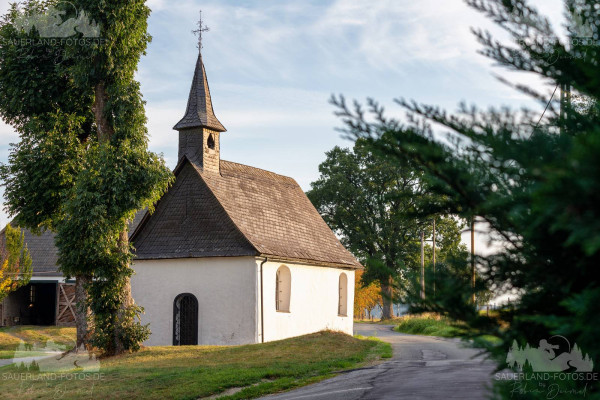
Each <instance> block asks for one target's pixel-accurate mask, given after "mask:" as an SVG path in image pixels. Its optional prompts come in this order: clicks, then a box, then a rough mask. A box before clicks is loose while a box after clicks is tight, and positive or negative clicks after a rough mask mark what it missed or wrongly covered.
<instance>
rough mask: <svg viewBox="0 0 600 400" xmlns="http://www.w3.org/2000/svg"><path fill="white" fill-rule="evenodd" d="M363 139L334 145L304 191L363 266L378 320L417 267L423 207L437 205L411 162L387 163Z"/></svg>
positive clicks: (426, 220) (391, 313)
mask: <svg viewBox="0 0 600 400" xmlns="http://www.w3.org/2000/svg"><path fill="white" fill-rule="evenodd" d="M367 144H368V143H367V142H366V141H365V140H362V139H359V140H357V141H356V143H355V145H354V148H353V149H352V150H350V149H342V148H339V147H335V148H334V149H332V150H331V151H329V152H328V153H327V159H326V160H325V161H324V162H323V163H322V164H321V165H320V166H319V171H320V173H321V176H320V178H319V179H318V180H317V181H315V182H313V183H312V184H311V186H312V188H311V190H310V191H309V192H308V193H307V195H308V197H309V198H310V200H311V201H312V203H313V204H314V205H315V207H316V208H317V210H318V211H319V213H320V214H321V215H322V216H323V218H324V219H325V222H327V224H328V225H329V226H330V227H331V229H333V230H334V231H335V232H336V233H337V234H338V235H339V236H340V238H341V241H342V243H343V244H344V245H345V246H346V247H347V248H348V249H349V250H350V251H351V252H353V253H354V254H355V255H356V256H357V257H358V258H359V260H361V262H363V263H364V265H365V266H366V270H365V273H364V275H363V277H362V279H363V282H364V284H366V285H368V284H370V283H371V282H377V283H379V285H380V286H381V291H382V297H383V316H382V317H383V318H384V319H388V318H392V317H393V316H394V309H393V304H394V300H397V299H398V294H399V293H398V290H397V289H398V288H397V282H400V281H401V278H402V277H403V276H405V275H408V274H410V273H411V272H412V271H415V270H417V269H418V268H419V266H420V237H421V236H420V233H421V231H422V230H424V229H426V227H427V226H429V224H430V222H431V218H429V217H426V216H423V215H421V213H422V212H424V211H425V210H424V209H423V208H422V205H423V204H428V203H436V199H435V198H434V197H432V196H431V195H430V194H429V192H428V189H427V188H426V187H425V185H424V184H423V182H422V180H421V179H420V172H418V171H417V170H416V169H415V168H414V167H413V166H412V165H410V163H403V164H397V163H390V162H388V161H387V160H386V159H385V158H383V157H380V156H379V155H377V154H376V153H374V152H373V151H372V150H371V149H370V148H369V147H368V146H367Z"/></svg>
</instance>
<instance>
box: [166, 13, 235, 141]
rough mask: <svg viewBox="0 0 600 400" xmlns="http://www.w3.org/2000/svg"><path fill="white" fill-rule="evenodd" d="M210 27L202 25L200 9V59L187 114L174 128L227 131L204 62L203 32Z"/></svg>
mask: <svg viewBox="0 0 600 400" xmlns="http://www.w3.org/2000/svg"><path fill="white" fill-rule="evenodd" d="M207 31H208V27H206V26H204V25H202V11H200V20H199V22H198V29H197V30H195V31H194V33H196V34H198V61H196V70H195V71H194V79H193V80H192V88H191V89H190V95H189V97H188V103H187V109H186V111H185V115H184V116H183V118H182V119H181V121H179V122H178V123H177V124H176V125H175V126H174V127H173V129H175V130H178V131H180V130H182V129H191V128H207V129H211V130H213V131H217V132H225V131H226V129H225V127H224V126H223V125H222V124H221V123H220V122H219V120H218V119H217V117H216V116H215V112H214V110H213V107H212V100H211V98H210V90H209V89H208V80H207V79H206V70H205V69H204V63H203V62H202V32H207Z"/></svg>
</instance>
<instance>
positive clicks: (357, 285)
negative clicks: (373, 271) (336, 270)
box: [354, 271, 383, 319]
mask: <svg viewBox="0 0 600 400" xmlns="http://www.w3.org/2000/svg"><path fill="white" fill-rule="evenodd" d="M362 275H363V271H357V272H356V275H355V281H354V318H358V319H365V317H368V318H371V312H372V311H373V310H374V309H375V307H377V306H379V307H383V303H382V299H381V288H380V287H379V285H378V284H377V283H376V282H371V283H369V284H365V282H363V280H362Z"/></svg>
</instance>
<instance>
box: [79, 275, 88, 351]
mask: <svg viewBox="0 0 600 400" xmlns="http://www.w3.org/2000/svg"><path fill="white" fill-rule="evenodd" d="M90 282H91V279H90V277H89V276H87V275H77V276H76V277H75V304H76V306H75V326H76V328H77V340H76V345H75V351H76V352H80V351H85V350H87V349H88V348H89V327H88V322H89V320H88V317H89V312H90V311H89V308H88V307H87V290H86V288H85V286H86V285H87V284H89V283H90Z"/></svg>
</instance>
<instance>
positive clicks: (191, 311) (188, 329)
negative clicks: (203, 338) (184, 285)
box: [173, 293, 198, 346]
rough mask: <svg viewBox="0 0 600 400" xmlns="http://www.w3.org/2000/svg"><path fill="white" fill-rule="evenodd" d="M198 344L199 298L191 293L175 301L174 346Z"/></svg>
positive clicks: (182, 295) (184, 294)
mask: <svg viewBox="0 0 600 400" xmlns="http://www.w3.org/2000/svg"><path fill="white" fill-rule="evenodd" d="M197 344H198V300H197V299H196V296H194V295H193V294H190V293H183V294H180V295H178V296H177V297H176V298H175V301H174V302H173V346H187V345H197Z"/></svg>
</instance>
